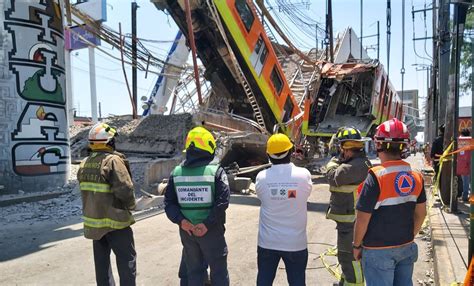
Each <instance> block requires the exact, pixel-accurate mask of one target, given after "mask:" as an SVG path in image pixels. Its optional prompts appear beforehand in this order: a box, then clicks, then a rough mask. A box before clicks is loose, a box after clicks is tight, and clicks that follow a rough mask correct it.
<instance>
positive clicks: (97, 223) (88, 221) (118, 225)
mask: <svg viewBox="0 0 474 286" xmlns="http://www.w3.org/2000/svg"><path fill="white" fill-rule="evenodd" d="M82 218H83V219H84V226H87V227H91V228H113V229H122V228H126V227H128V226H129V225H131V224H132V223H133V218H132V219H130V220H129V221H116V220H113V219H110V218H90V217H86V216H83V217H82Z"/></svg>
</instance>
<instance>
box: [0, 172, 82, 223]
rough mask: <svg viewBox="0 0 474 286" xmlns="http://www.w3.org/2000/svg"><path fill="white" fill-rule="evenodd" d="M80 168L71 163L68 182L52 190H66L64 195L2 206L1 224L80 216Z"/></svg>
mask: <svg viewBox="0 0 474 286" xmlns="http://www.w3.org/2000/svg"><path fill="white" fill-rule="evenodd" d="M78 168H79V166H78V165H71V172H70V177H69V181H68V183H67V184H66V185H64V186H63V188H58V189H55V190H51V191H52V192H53V191H62V192H64V194H63V195H60V196H59V197H57V198H53V199H47V200H42V201H37V202H28V203H27V202H23V203H21V204H15V205H10V206H6V207H1V208H0V224H7V223H21V222H28V223H29V224H33V223H35V222H38V221H55V222H60V221H63V220H64V219H68V218H72V217H78V216H80V215H81V213H82V202H81V194H80V193H79V188H78V184H77V180H76V176H77V170H78ZM20 191H21V190H19V194H20ZM21 192H23V191H21ZM23 193H24V192H23ZM46 193H47V192H46ZM46 193H45V194H46Z"/></svg>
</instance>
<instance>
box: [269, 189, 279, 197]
mask: <svg viewBox="0 0 474 286" xmlns="http://www.w3.org/2000/svg"><path fill="white" fill-rule="evenodd" d="M270 191H271V192H272V196H276V194H277V193H278V189H271V190H270Z"/></svg>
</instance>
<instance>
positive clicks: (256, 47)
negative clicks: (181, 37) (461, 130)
mask: <svg viewBox="0 0 474 286" xmlns="http://www.w3.org/2000/svg"><path fill="white" fill-rule="evenodd" d="M154 3H155V5H156V6H157V7H158V8H159V9H162V10H167V11H168V13H169V14H170V15H171V16H172V17H173V19H174V20H175V21H176V23H177V25H178V26H179V28H180V29H181V30H182V31H183V32H184V34H187V24H186V20H185V19H186V17H185V5H184V1H182V0H179V1H176V0H154ZM190 3H191V10H192V20H193V30H194V33H195V42H196V47H197V53H198V55H199V58H200V59H201V61H202V63H203V64H204V66H205V67H206V73H205V77H206V79H207V80H209V81H210V82H211V84H212V86H213V89H214V90H215V91H216V93H217V94H218V96H221V97H224V98H226V99H227V102H228V106H227V107H228V109H229V110H232V112H233V113H235V114H239V115H242V116H245V117H247V118H253V117H254V112H253V110H252V107H251V104H250V103H249V101H248V99H247V97H246V93H245V88H244V87H243V85H242V84H241V82H240V80H239V76H238V75H237V73H236V71H235V68H234V62H233V61H234V57H233V55H235V60H236V61H237V62H238V65H239V67H240V68H241V70H242V71H243V74H244V76H245V78H246V79H247V81H248V83H249V85H250V88H251V89H252V91H253V93H254V94H255V97H256V100H257V103H258V105H259V107H260V110H261V112H262V115H263V118H264V121H265V126H266V129H267V130H268V131H269V132H270V133H272V132H273V131H274V130H275V126H277V127H279V129H280V130H281V131H283V132H285V133H287V134H288V135H289V136H290V137H292V138H293V139H294V140H295V141H299V142H302V140H301V139H303V138H305V137H306V138H312V139H314V138H324V137H326V138H328V137H330V136H331V135H332V134H334V133H335V132H336V131H337V129H338V128H339V127H340V126H342V125H349V126H354V127H356V128H358V129H360V130H361V131H362V133H364V134H368V135H370V134H371V133H373V131H374V130H375V127H376V126H377V125H378V124H380V123H381V122H382V121H383V120H385V119H387V118H389V117H397V118H402V105H401V103H400V98H399V97H398V94H397V92H396V90H395V89H394V88H393V86H392V85H391V83H390V81H389V80H388V78H387V74H386V73H385V71H384V69H383V66H382V65H381V64H379V63H377V62H372V63H345V64H331V63H325V62H320V63H318V64H317V66H318V67H319V68H320V69H321V73H320V74H319V77H320V78H319V80H318V84H317V87H316V88H315V89H314V91H313V92H312V93H311V94H309V93H308V94H307V97H306V98H305V100H304V105H303V106H301V107H300V106H299V105H298V102H297V101H296V99H295V97H294V96H293V94H292V91H291V89H290V86H289V84H288V81H287V79H286V78H285V74H284V73H283V70H282V67H281V65H280V63H279V61H278V58H277V54H276V52H275V50H274V48H273V44H272V42H271V41H270V40H269V38H268V36H267V34H266V32H265V29H264V26H263V24H262V22H261V17H262V16H261V14H260V13H259V12H258V11H257V9H256V7H255V5H254V4H253V1H251V0H247V1H246V0H196V1H190ZM213 9H214V11H217V12H218V15H219V19H215V16H214V14H213V13H212V11H213ZM221 23H222V25H220V24H221ZM229 47H230V48H231V49H232V51H229ZM315 68H316V67H315ZM229 110H227V111H229ZM289 122H291V124H289ZM311 141H313V140H311Z"/></svg>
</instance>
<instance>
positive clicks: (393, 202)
mask: <svg viewBox="0 0 474 286" xmlns="http://www.w3.org/2000/svg"><path fill="white" fill-rule="evenodd" d="M417 199H418V197H417V196H415V195H411V196H406V197H395V198H388V199H385V200H382V201H378V202H377V203H376V204H375V207H374V209H375V210H376V209H378V208H379V207H381V206H394V205H400V204H403V203H407V202H415V203H416V200H417Z"/></svg>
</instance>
